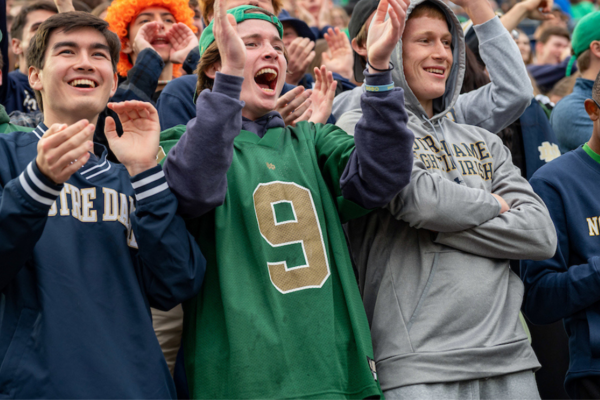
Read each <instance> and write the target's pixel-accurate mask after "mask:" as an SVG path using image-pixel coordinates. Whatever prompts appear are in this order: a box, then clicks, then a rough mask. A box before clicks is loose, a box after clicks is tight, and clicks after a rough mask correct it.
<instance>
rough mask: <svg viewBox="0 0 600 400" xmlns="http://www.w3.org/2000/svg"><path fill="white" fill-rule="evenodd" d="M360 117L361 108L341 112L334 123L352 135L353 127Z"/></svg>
mask: <svg viewBox="0 0 600 400" xmlns="http://www.w3.org/2000/svg"><path fill="white" fill-rule="evenodd" d="M360 117H362V110H352V111H348V112H345V113H344V114H342V116H341V117H340V118H338V120H337V122H336V123H335V124H336V125H337V126H339V127H340V128H342V130H343V131H345V132H346V133H347V134H348V135H352V136H354V128H356V124H357V123H358V120H359V119H360Z"/></svg>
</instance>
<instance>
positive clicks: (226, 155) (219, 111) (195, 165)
mask: <svg viewBox="0 0 600 400" xmlns="http://www.w3.org/2000/svg"><path fill="white" fill-rule="evenodd" d="M243 80H244V79H243V78H241V77H237V76H230V75H225V74H221V73H217V76H216V78H215V83H214V86H213V89H212V91H211V90H204V91H202V93H200V95H199V96H198V99H197V100H196V118H194V119H192V120H191V121H190V122H189V123H188V124H187V127H186V130H185V133H184V134H183V136H181V139H179V142H177V144H176V145H175V146H174V147H173V148H172V149H171V151H170V152H169V156H168V157H167V159H166V161H165V164H164V171H165V176H166V177H167V181H168V183H169V186H170V188H171V191H173V193H175V196H176V197H177V200H178V201H179V212H180V213H181V214H182V215H183V216H185V217H199V216H201V215H203V214H205V213H207V212H208V211H210V210H212V209H213V208H215V207H218V206H219V205H221V204H223V201H224V200H225V194H226V192H227V170H228V169H229V166H230V165H231V161H232V158H233V140H234V139H235V137H236V136H237V135H238V134H239V133H240V131H241V130H242V108H243V106H244V102H242V101H240V100H239V98H240V93H241V90H242V82H243Z"/></svg>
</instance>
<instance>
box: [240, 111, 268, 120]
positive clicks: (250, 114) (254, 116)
mask: <svg viewBox="0 0 600 400" xmlns="http://www.w3.org/2000/svg"><path fill="white" fill-rule="evenodd" d="M259 114H260V113H256V112H253V111H251V110H247V109H246V108H242V117H244V118H247V119H249V120H250V121H256V120H257V119H259V118H260V117H264V116H265V115H266V114H267V113H262V114H260V115H259Z"/></svg>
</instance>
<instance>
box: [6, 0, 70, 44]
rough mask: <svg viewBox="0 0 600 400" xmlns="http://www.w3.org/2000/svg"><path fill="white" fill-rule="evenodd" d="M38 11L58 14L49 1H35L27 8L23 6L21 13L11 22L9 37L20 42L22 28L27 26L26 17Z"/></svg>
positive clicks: (54, 6)
mask: <svg viewBox="0 0 600 400" xmlns="http://www.w3.org/2000/svg"><path fill="white" fill-rule="evenodd" d="M38 10H44V11H50V12H55V13H57V14H58V9H57V8H56V5H55V4H54V3H53V2H51V1H45V0H44V1H36V2H35V3H31V4H29V5H27V6H24V7H23V8H21V11H19V13H18V14H17V16H16V17H15V20H14V21H13V24H12V25H11V27H10V37H11V38H13V39H19V40H22V39H23V28H25V25H26V24H27V16H28V15H29V13H32V12H34V11H38Z"/></svg>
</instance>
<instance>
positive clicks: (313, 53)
mask: <svg viewBox="0 0 600 400" xmlns="http://www.w3.org/2000/svg"><path fill="white" fill-rule="evenodd" d="M323 54H325V53H323ZM316 56H317V53H315V52H314V51H311V52H310V54H309V55H308V57H306V65H307V66H308V65H310V63H312V62H313V60H314V59H315V57H316Z"/></svg>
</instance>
